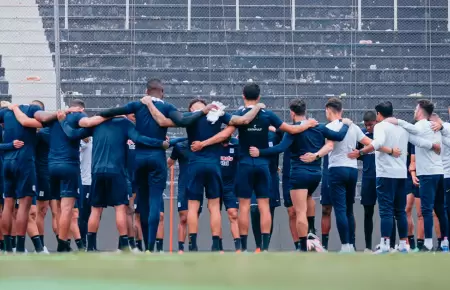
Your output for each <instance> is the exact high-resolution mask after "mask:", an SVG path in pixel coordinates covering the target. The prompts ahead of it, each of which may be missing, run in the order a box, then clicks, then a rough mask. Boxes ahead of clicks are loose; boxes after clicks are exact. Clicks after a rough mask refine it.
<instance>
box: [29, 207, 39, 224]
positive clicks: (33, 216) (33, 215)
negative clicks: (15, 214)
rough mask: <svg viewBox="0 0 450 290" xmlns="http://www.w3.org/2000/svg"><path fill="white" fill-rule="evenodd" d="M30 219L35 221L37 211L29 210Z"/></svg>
mask: <svg viewBox="0 0 450 290" xmlns="http://www.w3.org/2000/svg"><path fill="white" fill-rule="evenodd" d="M29 218H30V220H32V221H36V218H37V212H36V211H35V210H32V211H30V215H29Z"/></svg>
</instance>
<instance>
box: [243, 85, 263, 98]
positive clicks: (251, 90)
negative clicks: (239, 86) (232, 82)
mask: <svg viewBox="0 0 450 290" xmlns="http://www.w3.org/2000/svg"><path fill="white" fill-rule="evenodd" d="M242 93H243V95H244V98H245V99H246V100H249V101H256V100H257V99H258V98H259V95H260V93H261V90H260V88H259V86H258V85H257V84H255V83H251V84H248V85H245V87H244V89H243V90H242Z"/></svg>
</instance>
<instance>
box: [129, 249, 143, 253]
mask: <svg viewBox="0 0 450 290" xmlns="http://www.w3.org/2000/svg"><path fill="white" fill-rule="evenodd" d="M130 252H131V253H132V254H141V253H142V252H141V251H139V249H138V248H134V249H131V251H130Z"/></svg>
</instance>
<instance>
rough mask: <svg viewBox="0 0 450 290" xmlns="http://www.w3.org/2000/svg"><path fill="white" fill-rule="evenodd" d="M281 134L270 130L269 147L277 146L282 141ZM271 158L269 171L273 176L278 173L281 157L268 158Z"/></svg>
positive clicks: (277, 155)
mask: <svg viewBox="0 0 450 290" xmlns="http://www.w3.org/2000/svg"><path fill="white" fill-rule="evenodd" d="M280 135H281V134H280V133H278V132H272V131H270V130H269V147H273V146H276V145H278V144H279V143H280V141H281V136H280ZM268 158H269V170H270V173H271V174H275V173H278V166H279V163H280V155H279V154H276V155H272V156H268Z"/></svg>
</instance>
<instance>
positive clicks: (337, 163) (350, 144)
mask: <svg viewBox="0 0 450 290" xmlns="http://www.w3.org/2000/svg"><path fill="white" fill-rule="evenodd" d="M342 125H343V123H342V122H341V121H339V120H334V121H333V122H330V123H328V124H327V127H328V128H329V129H331V130H333V131H336V132H338V131H339V130H341V128H342ZM364 137H366V135H364V133H363V131H362V130H361V128H359V127H358V126H356V125H355V124H352V125H351V126H350V128H349V129H348V132H347V135H345V138H344V140H342V141H341V142H337V141H335V142H334V148H333V151H331V152H330V153H329V154H328V168H331V167H351V168H358V161H357V160H356V159H350V158H348V156H347V155H348V153H350V152H352V151H353V150H354V149H355V148H356V143H358V142H360V141H361V140H362V139H363V138H364Z"/></svg>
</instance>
